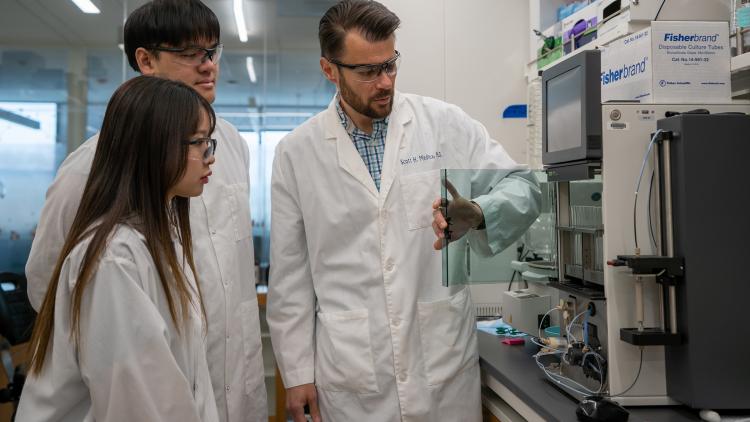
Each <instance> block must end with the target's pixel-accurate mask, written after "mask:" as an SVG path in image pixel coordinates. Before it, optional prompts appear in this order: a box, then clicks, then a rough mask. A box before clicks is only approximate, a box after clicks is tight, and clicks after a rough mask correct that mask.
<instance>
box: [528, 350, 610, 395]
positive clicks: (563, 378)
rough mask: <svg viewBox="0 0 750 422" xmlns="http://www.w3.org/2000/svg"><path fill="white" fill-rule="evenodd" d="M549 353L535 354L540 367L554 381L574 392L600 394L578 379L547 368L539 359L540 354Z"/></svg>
mask: <svg viewBox="0 0 750 422" xmlns="http://www.w3.org/2000/svg"><path fill="white" fill-rule="evenodd" d="M547 355H549V354H541V355H540V354H538V353H537V354H536V355H534V360H536V364H537V366H538V367H539V369H541V370H542V371H543V372H544V374H545V375H546V376H547V378H549V379H550V380H551V381H552V382H554V383H555V384H558V385H560V386H561V387H564V388H566V389H568V390H570V391H572V392H574V393H576V394H579V395H581V396H589V395H595V394H598V392H597V391H594V390H590V389H589V388H587V387H586V386H584V385H582V384H580V383H578V382H576V381H574V380H572V379H570V378H568V377H566V376H565V375H560V374H555V373H552V372H550V370H549V369H547V367H546V366H544V364H543V363H542V362H540V361H539V356H547ZM563 381H565V382H563ZM566 382H567V383H572V384H575V387H574V386H571V385H569V384H567V383H566ZM576 387H578V388H580V389H581V390H583V391H581V390H579V389H578V388H576Z"/></svg>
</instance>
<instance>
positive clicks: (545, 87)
mask: <svg viewBox="0 0 750 422" xmlns="http://www.w3.org/2000/svg"><path fill="white" fill-rule="evenodd" d="M600 73H601V58H600V52H599V50H587V51H582V52H580V53H576V54H574V55H572V56H570V57H567V58H563V59H562V61H561V62H560V63H558V64H556V65H554V66H552V67H550V68H549V69H547V70H545V71H543V72H542V162H543V163H544V164H545V165H546V166H556V165H568V164H574V163H578V162H587V161H597V160H601V158H602V115H601V110H602V104H601V98H602V95H601V82H600Z"/></svg>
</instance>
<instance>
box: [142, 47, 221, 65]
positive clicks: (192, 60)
mask: <svg viewBox="0 0 750 422" xmlns="http://www.w3.org/2000/svg"><path fill="white" fill-rule="evenodd" d="M150 49H151V50H154V51H166V52H168V53H174V60H175V61H176V62H178V63H181V64H185V65H188V66H198V65H200V64H203V63H205V62H206V60H211V62H212V63H213V64H219V60H220V59H221V53H222V51H224V44H216V46H214V47H211V48H203V47H198V46H189V47H183V48H177V47H162V46H159V45H156V46H153V47H151V48H150Z"/></svg>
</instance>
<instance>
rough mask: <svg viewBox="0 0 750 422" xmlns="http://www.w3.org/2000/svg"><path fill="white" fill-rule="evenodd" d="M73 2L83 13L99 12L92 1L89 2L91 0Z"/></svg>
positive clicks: (75, 0) (74, 0)
mask: <svg viewBox="0 0 750 422" xmlns="http://www.w3.org/2000/svg"><path fill="white" fill-rule="evenodd" d="M73 3H75V4H76V6H78V8H79V9H81V12H83V13H93V14H98V13H100V12H99V8H98V7H96V6H95V5H94V3H92V2H91V0H73Z"/></svg>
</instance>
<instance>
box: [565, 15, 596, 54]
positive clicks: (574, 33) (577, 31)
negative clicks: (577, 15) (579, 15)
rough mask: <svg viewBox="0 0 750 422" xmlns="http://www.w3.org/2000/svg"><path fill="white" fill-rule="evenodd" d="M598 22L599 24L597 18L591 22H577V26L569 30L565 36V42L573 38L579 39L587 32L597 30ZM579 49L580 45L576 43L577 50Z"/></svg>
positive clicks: (590, 20) (582, 20)
mask: <svg viewBox="0 0 750 422" xmlns="http://www.w3.org/2000/svg"><path fill="white" fill-rule="evenodd" d="M596 22H597V19H596V17H593V18H591V19H589V20H584V19H581V20H579V21H578V22H576V24H575V25H573V27H572V28H571V29H570V30H568V31H567V32H565V33H564V34H563V41H564V42H567V41H568V40H569V39H570V38H572V37H573V38H577V37H578V36H579V35H581V34H583V33H584V32H586V30H587V29H589V28H595V27H596ZM578 47H580V45H578V43H576V48H578Z"/></svg>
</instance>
